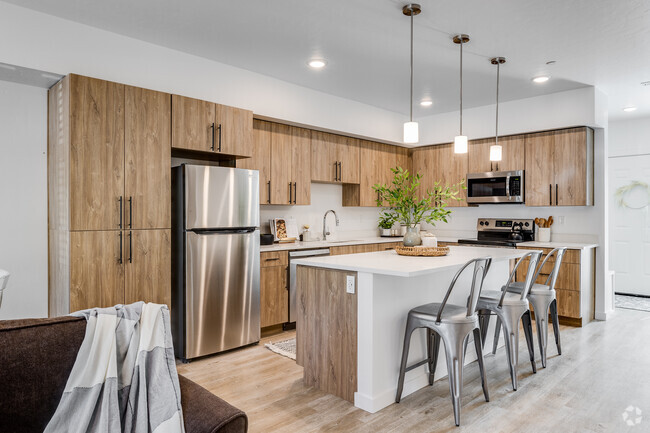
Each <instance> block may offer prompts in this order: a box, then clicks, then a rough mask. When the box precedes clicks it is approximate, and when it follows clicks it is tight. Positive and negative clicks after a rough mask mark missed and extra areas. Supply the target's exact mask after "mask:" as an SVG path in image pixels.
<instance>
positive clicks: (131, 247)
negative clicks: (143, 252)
mask: <svg viewBox="0 0 650 433" xmlns="http://www.w3.org/2000/svg"><path fill="white" fill-rule="evenodd" d="M129 263H133V234H132V233H131V232H130V231H129Z"/></svg>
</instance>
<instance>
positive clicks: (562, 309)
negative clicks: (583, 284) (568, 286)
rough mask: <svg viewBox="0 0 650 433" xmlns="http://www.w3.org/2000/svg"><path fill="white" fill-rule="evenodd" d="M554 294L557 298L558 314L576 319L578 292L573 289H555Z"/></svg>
mask: <svg viewBox="0 0 650 433" xmlns="http://www.w3.org/2000/svg"><path fill="white" fill-rule="evenodd" d="M555 296H556V299H557V314H558V316H563V317H571V318H575V319H578V318H580V317H581V313H580V292H577V291H574V290H562V289H556V290H555Z"/></svg>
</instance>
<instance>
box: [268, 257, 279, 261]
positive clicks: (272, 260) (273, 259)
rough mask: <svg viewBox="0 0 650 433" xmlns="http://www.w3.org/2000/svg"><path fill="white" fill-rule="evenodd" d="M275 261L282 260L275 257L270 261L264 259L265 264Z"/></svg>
mask: <svg viewBox="0 0 650 433" xmlns="http://www.w3.org/2000/svg"><path fill="white" fill-rule="evenodd" d="M275 260H280V258H279V257H273V258H270V259H264V261H265V262H273V261H275Z"/></svg>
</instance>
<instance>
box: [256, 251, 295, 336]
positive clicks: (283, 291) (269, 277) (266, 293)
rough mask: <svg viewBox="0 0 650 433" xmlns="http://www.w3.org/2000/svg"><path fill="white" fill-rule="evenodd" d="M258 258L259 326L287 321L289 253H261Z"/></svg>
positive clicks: (264, 326) (263, 326)
mask: <svg viewBox="0 0 650 433" xmlns="http://www.w3.org/2000/svg"><path fill="white" fill-rule="evenodd" d="M260 259H261V260H260V326H261V327H262V328H266V327H269V326H274V325H280V324H282V323H286V322H288V321H289V286H288V269H287V266H288V264H289V253H288V252H287V251H273V252H267V253H261V254H260Z"/></svg>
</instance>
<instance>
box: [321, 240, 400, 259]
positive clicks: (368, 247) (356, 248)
mask: <svg viewBox="0 0 650 433" xmlns="http://www.w3.org/2000/svg"><path fill="white" fill-rule="evenodd" d="M401 244H402V243H401V242H386V243H380V244H362V245H342V246H337V247H330V255H332V256H340V255H343V254H360V253H374V252H376V251H387V250H394V249H395V247H396V246H398V245H401Z"/></svg>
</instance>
